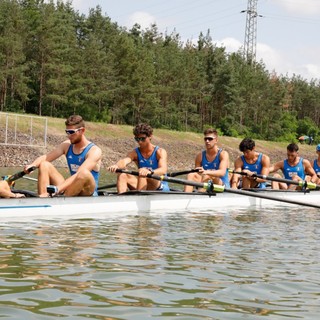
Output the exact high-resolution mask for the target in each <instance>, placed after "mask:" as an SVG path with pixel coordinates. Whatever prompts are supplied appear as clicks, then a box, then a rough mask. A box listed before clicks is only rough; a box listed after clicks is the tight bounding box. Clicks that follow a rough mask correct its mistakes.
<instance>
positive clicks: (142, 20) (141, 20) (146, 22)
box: [126, 11, 156, 29]
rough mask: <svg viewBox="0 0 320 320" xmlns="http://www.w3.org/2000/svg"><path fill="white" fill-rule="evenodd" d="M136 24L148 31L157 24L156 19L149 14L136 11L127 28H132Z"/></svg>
mask: <svg viewBox="0 0 320 320" xmlns="http://www.w3.org/2000/svg"><path fill="white" fill-rule="evenodd" d="M135 23H138V24H139V25H140V26H141V29H146V28H149V27H150V25H152V24H153V23H156V18H155V17H154V16H152V15H151V14H149V13H147V12H143V11H136V12H134V13H133V14H132V15H130V17H129V18H128V20H127V22H126V25H127V27H132V26H133V25H134V24H135Z"/></svg>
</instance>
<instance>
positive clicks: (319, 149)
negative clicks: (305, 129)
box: [316, 143, 320, 151]
mask: <svg viewBox="0 0 320 320" xmlns="http://www.w3.org/2000/svg"><path fill="white" fill-rule="evenodd" d="M316 150H317V151H320V143H319V144H318V145H317V148H316Z"/></svg>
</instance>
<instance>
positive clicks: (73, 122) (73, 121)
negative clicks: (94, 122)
mask: <svg viewBox="0 0 320 320" xmlns="http://www.w3.org/2000/svg"><path fill="white" fill-rule="evenodd" d="M65 124H66V126H77V127H78V128H81V127H85V125H84V120H83V119H82V117H81V116H79V115H77V114H74V115H72V116H70V117H69V118H68V119H67V120H66V121H65Z"/></svg>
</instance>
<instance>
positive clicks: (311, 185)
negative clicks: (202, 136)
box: [229, 169, 320, 190]
mask: <svg viewBox="0 0 320 320" xmlns="http://www.w3.org/2000/svg"><path fill="white" fill-rule="evenodd" d="M229 172H231V173H235V174H240V175H242V176H248V174H247V173H246V172H238V171H234V170H230V169H229ZM251 177H252V178H255V177H256V178H259V179H263V180H270V181H276V182H284V183H287V184H294V185H296V186H299V187H301V188H304V189H306V188H309V189H312V190H319V189H320V185H318V184H315V183H313V182H308V181H306V180H300V181H296V180H289V179H282V178H275V177H272V176H266V175H263V174H257V173H254V174H253V175H252V176H251Z"/></svg>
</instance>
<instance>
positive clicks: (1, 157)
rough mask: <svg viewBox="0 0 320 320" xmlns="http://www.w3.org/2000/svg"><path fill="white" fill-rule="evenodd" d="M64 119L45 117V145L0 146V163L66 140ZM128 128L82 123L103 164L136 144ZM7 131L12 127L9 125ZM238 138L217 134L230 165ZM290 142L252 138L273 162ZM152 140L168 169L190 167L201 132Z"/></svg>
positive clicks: (166, 133) (305, 148)
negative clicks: (160, 149)
mask: <svg viewBox="0 0 320 320" xmlns="http://www.w3.org/2000/svg"><path fill="white" fill-rule="evenodd" d="M1 119H3V117H2V118H0V125H1V133H2V135H1V143H2V142H3V141H4V139H3V137H4V130H3V128H4V122H3V120H1ZM64 121H65V120H64V119H59V118H49V117H48V118H47V147H46V148H44V147H39V146H33V147H24V146H8V145H7V146H6V145H2V146H1V147H0V150H1V152H0V166H2V167H4V166H5V167H7V166H22V165H24V164H25V163H30V162H31V161H33V159H34V158H35V157H36V156H38V155H41V154H43V153H45V152H47V151H49V150H51V149H52V148H54V146H55V145H57V144H58V143H60V142H62V141H63V140H64V139H66V135H65V133H64V129H65V124H64ZM36 125H37V128H36V129H35V130H36V131H38V134H39V135H40V137H42V132H43V128H41V124H39V123H37V124H36ZM132 128H133V127H132V126H127V125H111V124H105V123H93V122H86V129H87V131H86V135H87V137H88V138H89V139H90V140H92V141H93V142H95V143H96V144H97V145H99V146H100V147H101V148H102V150H103V164H104V165H105V166H108V165H111V164H113V163H115V162H116V161H117V160H118V159H119V158H121V157H123V156H125V155H126V153H127V152H128V151H129V150H131V149H132V148H135V147H136V146H137V144H136V143H135V141H134V139H133V135H132ZM10 130H13V129H12V128H11V129H10ZM29 130H30V128H28V126H26V125H25V123H24V124H23V125H22V126H21V127H20V125H19V126H18V132H19V134H20V135H24V136H27V137H28V134H29ZM35 130H34V131H35ZM35 134H36V133H35ZM241 140H242V138H233V137H225V136H221V137H219V144H220V146H221V147H222V148H224V149H226V150H227V151H228V152H229V155H230V162H231V163H230V166H231V167H232V166H233V161H234V159H235V158H236V157H237V156H238V155H239V154H240V152H239V149H238V146H239V143H240V141H241ZM290 142H292V141H287V142H271V141H262V140H256V150H257V151H259V152H263V153H266V154H268V155H269V156H270V158H271V162H275V161H279V160H282V159H284V158H286V146H287V144H288V143H290ZM296 142H297V141H296ZM153 143H154V144H158V145H160V146H161V147H163V148H165V149H166V150H167V152H168V156H169V169H170V170H181V169H185V168H192V167H193V165H194V158H195V155H196V154H197V153H198V152H200V151H201V150H202V148H203V135H202V133H193V132H178V131H171V130H165V129H155V130H154V137H153ZM299 147H300V155H301V156H302V157H304V158H307V159H309V160H312V159H314V158H315V157H316V153H315V146H314V145H311V146H309V145H306V144H299ZM57 165H58V166H65V161H64V159H61V160H59V161H57Z"/></svg>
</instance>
